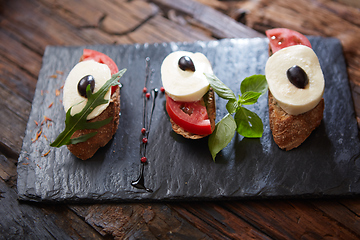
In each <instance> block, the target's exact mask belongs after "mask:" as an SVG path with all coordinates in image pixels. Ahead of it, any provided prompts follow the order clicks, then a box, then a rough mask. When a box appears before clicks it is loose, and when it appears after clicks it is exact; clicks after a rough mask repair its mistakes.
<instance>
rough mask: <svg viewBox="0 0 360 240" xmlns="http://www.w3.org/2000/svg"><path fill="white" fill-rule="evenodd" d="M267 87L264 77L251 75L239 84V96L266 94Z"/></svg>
mask: <svg viewBox="0 0 360 240" xmlns="http://www.w3.org/2000/svg"><path fill="white" fill-rule="evenodd" d="M267 89H268V85H267V81H266V78H265V76H264V75H252V76H250V77H247V78H245V79H244V80H243V81H242V82H241V86H240V91H241V94H245V93H246V92H259V93H261V95H263V94H265V93H266V92H267Z"/></svg>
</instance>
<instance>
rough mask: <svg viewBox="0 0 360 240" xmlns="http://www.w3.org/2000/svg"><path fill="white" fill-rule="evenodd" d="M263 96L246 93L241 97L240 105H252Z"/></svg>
mask: <svg viewBox="0 0 360 240" xmlns="http://www.w3.org/2000/svg"><path fill="white" fill-rule="evenodd" d="M260 96H261V93H259V92H245V93H244V94H243V95H242V96H241V97H240V103H241V104H243V105H251V104H254V103H256V102H257V100H258V98H259V97H260Z"/></svg>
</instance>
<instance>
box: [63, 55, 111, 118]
mask: <svg viewBox="0 0 360 240" xmlns="http://www.w3.org/2000/svg"><path fill="white" fill-rule="evenodd" d="M86 75H92V76H93V77H94V79H95V88H94V92H93V93H96V92H97V91H98V90H99V89H100V88H101V87H102V86H103V85H104V84H105V83H106V82H107V81H108V80H109V79H110V78H111V72H110V68H109V67H108V66H107V65H106V64H102V63H98V62H96V61H94V60H88V61H82V62H79V63H78V64H76V65H75V66H74V68H73V69H72V70H71V71H70V73H69V75H68V76H67V78H66V81H65V85H64V89H63V90H64V92H63V105H64V109H65V112H67V111H68V110H69V108H70V107H72V109H71V112H70V113H71V115H72V116H73V115H75V114H76V113H79V112H81V110H82V109H83V108H84V107H85V105H86V103H87V101H88V99H87V98H85V97H82V96H81V95H80V94H79V92H78V83H79V81H80V80H81V79H82V78H83V77H84V76H86ZM110 92H111V91H110V90H109V91H108V92H107V93H106V94H105V97H104V99H105V100H110ZM108 105H109V101H108V102H107V103H105V104H102V105H100V106H97V107H96V108H95V109H94V110H93V111H92V112H91V113H90V114H89V116H88V117H87V120H90V119H93V118H95V117H97V116H99V115H100V114H101V113H102V112H103V111H104V110H105V109H106V108H107V106H108Z"/></svg>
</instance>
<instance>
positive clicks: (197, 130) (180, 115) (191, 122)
mask: <svg viewBox="0 0 360 240" xmlns="http://www.w3.org/2000/svg"><path fill="white" fill-rule="evenodd" d="M166 111H167V112H168V114H169V117H170V118H171V119H172V120H173V121H174V122H175V123H176V124H177V125H179V126H180V127H182V128H183V129H184V130H185V131H188V132H191V133H194V134H199V135H209V134H211V133H212V130H211V124H210V119H209V116H208V114H207V111H206V107H205V106H204V105H202V104H201V102H200V101H197V102H176V101H174V100H173V99H172V98H170V97H168V96H166Z"/></svg>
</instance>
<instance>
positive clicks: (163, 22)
mask: <svg viewBox="0 0 360 240" xmlns="http://www.w3.org/2000/svg"><path fill="white" fill-rule="evenodd" d="M128 36H129V38H131V39H132V40H133V41H135V42H138V43H160V42H179V41H182V42H193V41H196V40H211V39H213V38H211V37H209V36H207V35H206V34H202V33H198V32H195V31H193V29H191V28H190V27H189V26H181V25H177V24H175V23H173V22H171V21H169V20H167V19H165V18H163V17H162V16H155V17H153V18H152V19H150V20H149V21H148V23H147V24H146V25H143V26H141V27H140V28H139V29H137V30H136V31H134V32H132V33H129V34H128Z"/></svg>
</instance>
